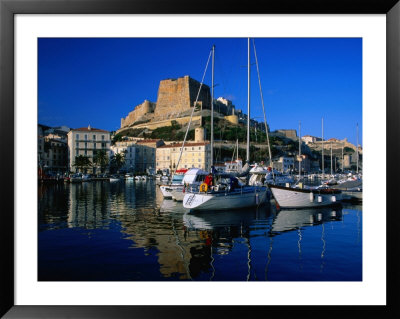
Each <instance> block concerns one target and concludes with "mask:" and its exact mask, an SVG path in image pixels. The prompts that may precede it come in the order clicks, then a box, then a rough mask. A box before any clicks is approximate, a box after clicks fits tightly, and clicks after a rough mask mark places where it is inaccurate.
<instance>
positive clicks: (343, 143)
mask: <svg viewBox="0 0 400 319" xmlns="http://www.w3.org/2000/svg"><path fill="white" fill-rule="evenodd" d="M343 153H344V143H343V144H342V174H343V162H344V155H343Z"/></svg>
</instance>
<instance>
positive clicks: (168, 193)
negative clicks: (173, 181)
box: [160, 185, 183, 198]
mask: <svg viewBox="0 0 400 319" xmlns="http://www.w3.org/2000/svg"><path fill="white" fill-rule="evenodd" d="M182 187H183V186H182V185H160V190H161V193H162V195H163V196H164V198H172V191H173V190H174V189H179V188H180V189H182Z"/></svg>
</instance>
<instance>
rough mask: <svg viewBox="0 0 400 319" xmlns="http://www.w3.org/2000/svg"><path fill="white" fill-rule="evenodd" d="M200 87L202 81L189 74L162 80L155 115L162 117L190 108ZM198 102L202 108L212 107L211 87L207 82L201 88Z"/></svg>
mask: <svg viewBox="0 0 400 319" xmlns="http://www.w3.org/2000/svg"><path fill="white" fill-rule="evenodd" d="M199 88H200V82H198V81H196V80H194V79H192V78H190V77H189V76H188V75H185V76H184V77H182V78H178V79H167V80H163V81H161V82H160V86H159V88H158V95H157V103H156V105H157V106H156V108H155V111H154V115H155V116H156V117H162V116H165V115H170V114H178V113H181V112H185V111H187V110H190V109H191V107H193V106H194V103H195V101H196V97H197V93H198V91H199ZM198 104H199V105H201V106H202V108H207V109H210V108H211V94H210V88H209V87H208V86H207V85H205V84H203V86H202V88H201V91H200V94H199V99H198Z"/></svg>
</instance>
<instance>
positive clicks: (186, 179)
mask: <svg viewBox="0 0 400 319" xmlns="http://www.w3.org/2000/svg"><path fill="white" fill-rule="evenodd" d="M207 175H208V172H206V171H203V170H202V169H200V168H191V169H189V170H188V171H187V172H186V173H185V175H184V176H183V180H182V185H179V186H177V187H173V188H171V190H170V192H171V196H172V199H173V200H175V201H177V202H182V201H183V198H184V197H185V191H186V188H185V185H187V186H188V188H190V187H198V186H200V184H201V183H203V182H204V179H205V178H206V176H207Z"/></svg>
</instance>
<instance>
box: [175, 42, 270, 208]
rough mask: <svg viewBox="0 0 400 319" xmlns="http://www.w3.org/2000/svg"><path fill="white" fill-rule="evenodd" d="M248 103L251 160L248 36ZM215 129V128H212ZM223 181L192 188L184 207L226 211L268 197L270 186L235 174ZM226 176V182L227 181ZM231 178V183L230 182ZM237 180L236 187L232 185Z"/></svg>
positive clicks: (213, 51) (257, 203)
mask: <svg viewBox="0 0 400 319" xmlns="http://www.w3.org/2000/svg"><path fill="white" fill-rule="evenodd" d="M247 43H248V93H247V94H248V100H247V101H248V106H247V113H248V114H247V156H246V161H247V163H249V161H250V157H249V154H250V153H249V150H250V39H248V42H247ZM214 49H215V47H214V46H213V50H212V53H213V55H212V56H213V59H212V73H213V74H212V85H211V130H213V117H214V115H213V114H214V107H213V103H214V101H213V89H214V54H215V50H214ZM212 132H213V131H212ZM213 138H214V137H213V134H212V133H211V166H212V165H213ZM219 178H220V181H219V183H218V184H217V185H215V186H210V187H209V186H208V185H207V184H202V185H200V187H199V189H197V188H196V189H193V188H192V189H190V190H189V191H187V192H186V193H185V196H184V198H183V207H185V208H188V209H190V210H191V211H200V210H203V211H204V210H226V209H236V208H245V207H253V206H258V205H260V204H262V203H265V202H266V201H267V199H268V196H267V187H265V186H247V185H241V184H240V182H239V181H238V180H237V178H236V177H234V176H232V175H227V174H224V175H220V176H219ZM224 179H225V180H226V182H225V183H224ZM228 181H229V182H228ZM233 182H236V186H235V188H233V187H232V186H233V185H229V184H231V183H233Z"/></svg>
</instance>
